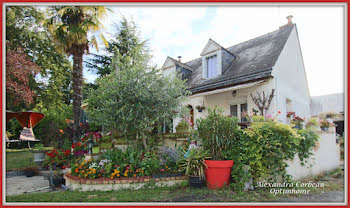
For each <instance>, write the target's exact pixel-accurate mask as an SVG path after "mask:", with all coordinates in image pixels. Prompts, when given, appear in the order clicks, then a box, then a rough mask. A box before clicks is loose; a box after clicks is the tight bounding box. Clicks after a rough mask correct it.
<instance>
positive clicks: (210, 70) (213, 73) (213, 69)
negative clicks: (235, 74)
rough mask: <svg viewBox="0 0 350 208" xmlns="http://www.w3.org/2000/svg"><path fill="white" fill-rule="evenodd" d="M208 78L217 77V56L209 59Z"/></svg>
mask: <svg viewBox="0 0 350 208" xmlns="http://www.w3.org/2000/svg"><path fill="white" fill-rule="evenodd" d="M207 67H208V71H207V72H208V74H207V77H208V78H212V77H216V56H212V57H210V58H208V59H207Z"/></svg>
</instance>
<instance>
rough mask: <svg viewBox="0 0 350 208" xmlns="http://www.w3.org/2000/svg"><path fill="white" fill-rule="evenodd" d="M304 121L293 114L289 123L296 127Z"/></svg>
mask: <svg viewBox="0 0 350 208" xmlns="http://www.w3.org/2000/svg"><path fill="white" fill-rule="evenodd" d="M304 121H305V119H303V118H301V117H300V116H295V114H294V117H293V119H292V120H291V123H292V124H294V125H296V126H300V125H301V124H302V123H303V122H304Z"/></svg>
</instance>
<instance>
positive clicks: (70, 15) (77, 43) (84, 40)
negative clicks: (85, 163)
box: [45, 6, 108, 141]
mask: <svg viewBox="0 0 350 208" xmlns="http://www.w3.org/2000/svg"><path fill="white" fill-rule="evenodd" d="M106 13H107V9H106V8H105V7H103V6H54V7H50V9H49V14H50V17H49V18H48V19H47V20H46V24H45V25H46V26H47V28H48V31H49V32H50V33H51V35H52V36H53V39H54V41H55V42H56V45H57V48H58V49H59V50H61V51H62V52H64V53H66V54H67V55H68V56H70V55H72V56H73V86H72V87H73V117H74V124H73V135H74V136H73V141H76V139H77V138H78V137H79V136H80V126H79V123H80V121H79V120H80V114H81V102H82V84H83V55H84V54H86V53H88V52H89V46H90V45H93V46H95V47H96V49H97V50H98V44H97V40H96V36H95V34H96V33H100V38H101V39H102V40H103V42H104V43H105V45H108V43H107V41H106V39H105V38H104V36H103V35H102V33H101V31H100V29H101V28H102V27H103V26H102V24H101V22H100V19H102V18H103V17H104V16H105V15H106ZM88 34H89V35H88ZM89 37H90V38H89Z"/></svg>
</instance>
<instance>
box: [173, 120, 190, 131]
mask: <svg viewBox="0 0 350 208" xmlns="http://www.w3.org/2000/svg"><path fill="white" fill-rule="evenodd" d="M186 132H190V125H189V124H188V122H187V121H186V120H184V119H183V120H181V122H180V123H179V124H178V125H177V126H176V133H186Z"/></svg>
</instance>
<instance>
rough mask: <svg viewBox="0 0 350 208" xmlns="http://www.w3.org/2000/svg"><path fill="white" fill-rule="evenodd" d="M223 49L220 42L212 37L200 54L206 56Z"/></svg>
mask: <svg viewBox="0 0 350 208" xmlns="http://www.w3.org/2000/svg"><path fill="white" fill-rule="evenodd" d="M221 49H222V47H221V46H220V45H219V44H217V43H216V42H215V41H213V40H212V39H209V40H208V42H207V44H206V45H205V47H204V49H203V51H202V53H201V54H200V55H201V56H206V55H208V54H210V53H213V52H216V51H218V50H221Z"/></svg>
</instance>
